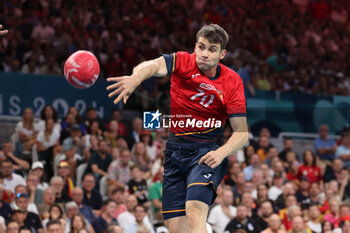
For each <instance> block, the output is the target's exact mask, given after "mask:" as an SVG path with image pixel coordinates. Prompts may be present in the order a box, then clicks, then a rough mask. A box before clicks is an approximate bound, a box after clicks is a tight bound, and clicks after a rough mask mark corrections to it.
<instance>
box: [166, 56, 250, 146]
mask: <svg viewBox="0 0 350 233" xmlns="http://www.w3.org/2000/svg"><path fill="white" fill-rule="evenodd" d="M164 57H165V58H166V63H167V68H168V74H171V89H170V95H171V103H170V109H171V110H170V111H171V112H170V115H171V116H172V118H171V120H172V122H179V121H183V122H187V121H189V122H192V124H188V125H187V127H179V124H176V125H175V124H171V132H172V133H173V134H174V136H176V137H180V138H181V139H183V140H190V141H193V142H213V141H216V140H217V138H218V137H220V136H221V135H222V133H223V126H224V123H225V120H226V119H227V118H228V117H234V116H245V114H246V106H245V98H244V88H243V83H242V80H241V78H240V77H239V75H238V74H237V73H236V72H234V71H233V70H232V69H230V68H228V67H226V66H224V65H222V64H220V63H219V65H218V68H217V74H216V76H215V77H212V78H208V77H206V76H205V75H203V74H202V73H201V71H200V70H199V68H198V66H197V64H196V59H195V54H194V53H193V54H189V53H186V52H177V53H173V54H171V55H165V56H164ZM205 121H207V123H208V124H209V127H203V126H202V125H201V124H197V125H196V124H195V123H194V122H205ZM219 123H221V126H222V127H218V125H219ZM193 126H194V127H193ZM201 126H202V127H201Z"/></svg>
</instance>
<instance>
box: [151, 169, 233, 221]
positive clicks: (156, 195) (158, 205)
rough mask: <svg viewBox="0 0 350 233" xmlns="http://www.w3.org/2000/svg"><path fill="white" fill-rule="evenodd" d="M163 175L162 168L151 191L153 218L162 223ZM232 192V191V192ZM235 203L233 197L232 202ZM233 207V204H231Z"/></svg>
mask: <svg viewBox="0 0 350 233" xmlns="http://www.w3.org/2000/svg"><path fill="white" fill-rule="evenodd" d="M163 174H164V167H163V166H162V167H160V169H159V171H158V173H157V175H158V177H159V179H158V180H157V181H156V182H154V183H153V185H152V186H151V187H150V189H149V200H150V201H151V203H152V214H153V215H152V216H153V218H154V219H155V220H158V221H161V220H162V219H163V216H162V213H161V211H162V199H163V193H162V189H163ZM231 192H232V191H231ZM232 201H233V196H232V200H231V202H232ZM231 205H232V204H231Z"/></svg>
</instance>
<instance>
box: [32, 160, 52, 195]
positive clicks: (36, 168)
mask: <svg viewBox="0 0 350 233" xmlns="http://www.w3.org/2000/svg"><path fill="white" fill-rule="evenodd" d="M31 173H33V174H34V175H36V176H37V177H38V178H39V184H38V185H37V189H40V190H45V189H46V188H48V187H49V185H48V184H47V183H46V182H45V181H44V179H45V178H44V176H45V173H44V165H43V163H42V162H40V161H36V162H34V163H32V169H31Z"/></svg>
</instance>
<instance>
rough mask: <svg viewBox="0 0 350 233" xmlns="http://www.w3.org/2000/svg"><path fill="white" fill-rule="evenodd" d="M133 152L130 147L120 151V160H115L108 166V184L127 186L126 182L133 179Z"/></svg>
mask: <svg viewBox="0 0 350 233" xmlns="http://www.w3.org/2000/svg"><path fill="white" fill-rule="evenodd" d="M132 165H133V162H131V152H130V151H129V150H128V149H125V150H122V151H121V152H120V157H119V159H118V160H114V161H113V162H111V164H110V165H109V167H108V178H107V179H108V184H109V185H115V186H118V187H121V188H125V185H126V183H127V182H128V181H129V180H130V179H131V169H130V168H131V166H132Z"/></svg>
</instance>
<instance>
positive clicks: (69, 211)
mask: <svg viewBox="0 0 350 233" xmlns="http://www.w3.org/2000/svg"><path fill="white" fill-rule="evenodd" d="M65 209H66V216H67V217H66V223H67V228H68V229H70V228H71V219H72V218H73V216H75V215H78V214H79V207H78V205H77V203H75V202H74V201H70V202H68V203H66V205H65ZM84 221H85V222H86V225H87V228H88V229H89V232H90V233H94V232H95V231H94V228H93V227H92V226H91V224H90V222H89V221H88V220H87V219H86V218H85V217H84Z"/></svg>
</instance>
